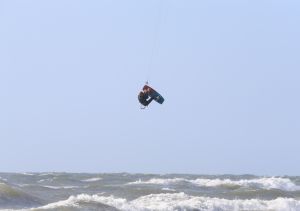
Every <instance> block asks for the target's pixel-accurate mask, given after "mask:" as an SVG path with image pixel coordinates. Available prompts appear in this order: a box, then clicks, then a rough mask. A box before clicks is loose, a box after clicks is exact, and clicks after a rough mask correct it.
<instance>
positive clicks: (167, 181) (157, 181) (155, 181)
mask: <svg viewBox="0 0 300 211" xmlns="http://www.w3.org/2000/svg"><path fill="white" fill-rule="evenodd" d="M184 181H186V182H188V181H189V180H186V179H183V178H173V179H161V178H153V179H150V180H148V181H142V180H138V181H135V182H129V183H127V184H128V185H139V184H156V185H170V184H176V183H180V182H184Z"/></svg>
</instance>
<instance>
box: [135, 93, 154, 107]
mask: <svg viewBox="0 0 300 211" xmlns="http://www.w3.org/2000/svg"><path fill="white" fill-rule="evenodd" d="M148 97H149V95H148V94H145V93H144V92H140V94H139V96H138V98H139V101H140V103H141V104H142V105H143V106H148V105H149V104H150V103H151V102H152V100H153V99H154V98H152V97H150V99H149V100H147V99H148Z"/></svg>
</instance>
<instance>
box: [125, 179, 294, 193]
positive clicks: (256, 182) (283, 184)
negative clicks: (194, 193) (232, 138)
mask: <svg viewBox="0 0 300 211" xmlns="http://www.w3.org/2000/svg"><path fill="white" fill-rule="evenodd" d="M180 182H188V183H192V184H194V185H197V186H203V187H216V186H243V187H254V188H260V189H267V190H270V189H280V190H284V191H298V190H300V186H298V185H296V184H295V183H293V182H292V181H291V180H290V179H288V178H280V177H263V178H258V179H249V180H230V179H202V178H200V179H195V180H188V179H184V178H173V179H161V178H153V179H150V180H147V181H141V180H138V181H135V182H131V183H128V184H129V185H134V184H135V185H137V184H156V185H170V184H178V183H180Z"/></svg>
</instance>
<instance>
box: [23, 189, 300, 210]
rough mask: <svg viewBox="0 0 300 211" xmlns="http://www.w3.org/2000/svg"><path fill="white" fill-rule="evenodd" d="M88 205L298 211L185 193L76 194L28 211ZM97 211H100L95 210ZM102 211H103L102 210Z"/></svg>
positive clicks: (278, 202) (292, 206) (284, 201)
mask: <svg viewBox="0 0 300 211" xmlns="http://www.w3.org/2000/svg"><path fill="white" fill-rule="evenodd" d="M88 204H91V205H93V206H95V205H98V206H101V207H104V206H106V209H105V210H117V209H119V210H124V211H125V210H126V211H127V210H130V211H150V210H153V211H171V210H172V211H173V210H186V211H188V210H202V211H206V210H207V211H223V210H224V211H228V210H233V211H238V210H274V211H286V210H290V211H297V210H300V201H299V200H295V199H292V198H277V199H274V200H259V199H249V200H239V199H236V200H228V199H219V198H209V197H196V196H190V195H187V194H185V193H167V194H150V195H146V196H142V197H139V198H137V199H135V200H132V201H127V200H126V199H123V198H115V197H113V196H100V195H87V194H80V195H77V196H71V197H69V198H68V199H67V200H64V201H59V202H55V203H51V204H48V205H45V206H42V207H39V208H33V209H29V210H31V211H38V210H51V209H59V210H60V209H67V208H75V209H76V210H77V209H78V210H82V209H88V208H87V207H86V206H88ZM99 210H101V209H99ZM102 210H103V209H102Z"/></svg>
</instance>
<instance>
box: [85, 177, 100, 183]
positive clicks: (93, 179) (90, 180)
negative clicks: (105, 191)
mask: <svg viewBox="0 0 300 211" xmlns="http://www.w3.org/2000/svg"><path fill="white" fill-rule="evenodd" d="M100 180H102V178H101V177H94V178H89V179H85V180H81V182H97V181H100Z"/></svg>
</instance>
